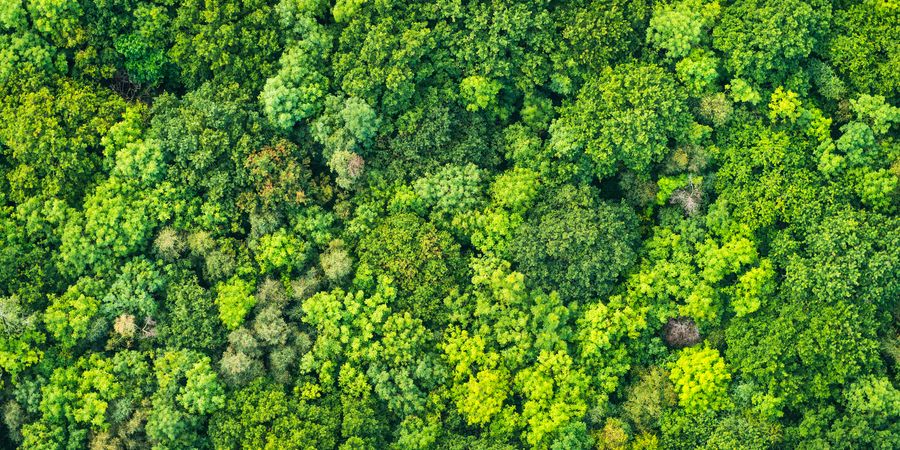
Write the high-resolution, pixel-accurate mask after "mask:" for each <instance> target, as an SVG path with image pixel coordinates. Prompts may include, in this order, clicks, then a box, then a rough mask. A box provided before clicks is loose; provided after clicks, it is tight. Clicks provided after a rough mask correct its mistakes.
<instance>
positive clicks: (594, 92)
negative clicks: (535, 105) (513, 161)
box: [548, 63, 691, 179]
mask: <svg viewBox="0 0 900 450" xmlns="http://www.w3.org/2000/svg"><path fill="white" fill-rule="evenodd" d="M685 100H686V97H685V94H684V92H683V91H682V90H681V89H680V88H679V87H678V86H677V85H676V84H675V82H674V80H672V79H671V78H670V76H669V75H668V74H667V73H666V72H665V71H664V70H663V69H661V68H660V67H657V66H654V65H647V64H637V63H625V64H620V65H618V66H616V67H615V68H606V69H604V70H603V72H602V75H601V76H598V77H595V78H591V79H589V80H587V82H586V83H585V84H584V86H583V87H582V88H581V90H580V91H579V93H578V95H577V96H576V98H575V101H574V102H573V103H571V104H569V105H567V106H566V107H564V108H563V110H562V111H561V113H560V117H559V118H558V119H557V120H556V121H555V122H554V123H553V125H552V126H551V127H550V135H551V137H550V140H549V143H548V145H549V146H550V148H551V150H552V151H553V152H554V153H555V154H557V155H560V156H562V157H563V158H566V159H565V160H564V163H570V161H571V162H572V163H574V162H575V161H577V160H578V159H579V158H581V157H582V156H581V155H582V152H583V153H584V154H585V155H586V156H587V157H589V158H590V161H591V163H592V167H593V169H592V175H594V176H596V177H598V178H601V179H602V178H606V177H608V176H610V175H612V174H614V173H615V172H616V170H617V167H618V166H619V164H622V165H624V166H625V167H627V168H628V169H631V170H634V171H637V172H639V173H642V174H643V173H647V172H648V170H649V169H650V166H651V165H652V164H653V163H656V162H659V161H660V160H661V159H662V157H663V156H665V155H666V154H668V145H669V142H670V140H679V141H683V140H685V137H686V134H687V132H688V129H689V127H690V124H691V117H690V114H689V113H688V110H687V105H686V104H685ZM598 125H599V126H598Z"/></svg>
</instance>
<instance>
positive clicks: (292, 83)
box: [260, 17, 332, 129]
mask: <svg viewBox="0 0 900 450" xmlns="http://www.w3.org/2000/svg"><path fill="white" fill-rule="evenodd" d="M299 24H300V27H302V28H303V29H304V31H306V33H304V35H303V38H302V39H300V40H299V41H296V42H294V43H292V44H289V45H288V47H287V48H286V49H285V51H284V53H283V54H282V55H281V60H280V61H279V64H280V65H281V69H279V70H278V72H277V73H276V74H275V76H273V77H272V78H269V79H268V80H266V84H265V86H264V87H263V91H262V93H260V101H261V102H262V105H263V110H264V111H265V113H266V116H267V117H268V118H269V120H270V121H271V122H272V123H273V124H275V125H276V126H278V127H280V128H285V129H289V128H291V127H293V126H294V125H295V124H296V123H297V122H300V121H302V120H304V119H307V118H310V117H315V116H316V115H317V114H318V113H319V112H320V111H321V109H322V107H323V104H324V99H325V96H326V94H327V93H328V88H329V87H330V86H329V85H330V80H329V78H328V77H327V76H326V73H327V68H326V66H325V62H326V60H327V57H328V54H329V53H330V51H331V46H332V44H331V36H329V34H328V33H327V31H326V30H325V28H324V27H322V26H321V25H319V24H318V23H316V22H315V21H314V19H312V18H310V17H303V18H302V19H301V20H300V21H299Z"/></svg>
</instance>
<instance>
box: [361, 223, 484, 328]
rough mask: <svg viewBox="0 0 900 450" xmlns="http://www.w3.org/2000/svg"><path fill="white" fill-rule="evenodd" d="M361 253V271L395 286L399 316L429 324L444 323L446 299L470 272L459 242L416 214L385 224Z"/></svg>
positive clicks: (364, 243) (363, 244) (370, 236)
mask: <svg viewBox="0 0 900 450" xmlns="http://www.w3.org/2000/svg"><path fill="white" fill-rule="evenodd" d="M357 252H358V254H359V263H360V266H366V267H368V268H369V269H372V270H376V271H377V273H380V274H383V275H387V276H389V277H391V279H392V280H394V282H395V286H396V289H397V291H398V298H397V303H396V308H397V310H399V311H409V312H410V313H412V314H413V316H415V317H418V318H421V319H423V320H427V321H429V322H430V321H433V320H437V322H436V323H440V322H441V319H442V317H443V314H442V313H441V311H442V310H443V300H444V297H446V296H447V294H448V293H449V292H450V289H451V286H453V285H454V284H456V282H458V281H459V280H462V279H463V277H464V276H465V272H466V270H465V259H464V258H463V256H462V255H461V254H460V247H459V244H457V243H456V242H455V241H454V240H453V237H452V236H451V235H450V234H449V233H447V232H446V231H439V230H438V229H437V228H435V226H434V225H432V224H431V223H429V222H426V221H424V220H422V219H420V218H418V217H416V216H414V215H412V214H398V215H392V216H388V217H387V218H385V219H383V220H381V221H379V223H378V224H377V225H376V227H375V228H374V229H373V230H372V231H371V232H370V233H368V234H367V235H366V236H363V238H362V239H361V240H360V243H359V247H358V249H357ZM359 270H360V269H358V270H357V271H359ZM448 280H455V281H450V282H448Z"/></svg>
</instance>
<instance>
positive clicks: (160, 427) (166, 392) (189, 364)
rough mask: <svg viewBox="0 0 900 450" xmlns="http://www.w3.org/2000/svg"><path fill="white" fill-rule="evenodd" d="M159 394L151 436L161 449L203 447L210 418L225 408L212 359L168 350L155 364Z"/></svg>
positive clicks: (154, 404) (155, 399)
mask: <svg viewBox="0 0 900 450" xmlns="http://www.w3.org/2000/svg"><path fill="white" fill-rule="evenodd" d="M153 370H154V373H155V378H156V384H157V386H158V388H157V390H156V392H154V393H153V396H152V397H151V399H150V401H151V405H152V406H151V410H150V412H149V416H148V417H147V424H146V430H147V436H148V437H149V438H150V441H151V443H153V445H154V447H157V448H182V447H195V448H202V447H206V446H208V443H207V442H208V437H207V436H206V435H205V434H206V433H204V430H205V428H206V421H207V419H208V417H209V416H210V415H211V414H213V413H215V412H216V411H218V410H219V409H221V408H222V407H223V406H224V405H225V395H224V391H223V389H222V386H221V385H220V384H219V382H218V380H217V377H216V373H215V372H214V371H213V370H212V367H211V366H210V360H209V357H207V356H205V355H202V354H200V353H196V352H193V351H189V350H178V351H167V352H165V353H162V354H160V355H159V356H157V357H156V358H155V359H154V361H153Z"/></svg>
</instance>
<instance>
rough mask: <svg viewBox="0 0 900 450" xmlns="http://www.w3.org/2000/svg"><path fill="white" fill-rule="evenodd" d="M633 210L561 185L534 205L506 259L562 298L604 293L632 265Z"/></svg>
mask: <svg viewBox="0 0 900 450" xmlns="http://www.w3.org/2000/svg"><path fill="white" fill-rule="evenodd" d="M634 220H635V219H634V215H633V212H631V211H630V210H627V209H626V208H625V207H621V206H613V205H610V204H608V203H605V202H602V201H600V200H599V199H598V198H597V194H596V192H593V191H591V190H590V189H587V188H581V189H578V188H575V187H572V186H564V187H562V188H559V189H558V190H556V191H554V192H552V193H550V194H549V195H548V196H547V197H546V198H545V200H544V201H543V202H541V203H539V204H537V205H536V206H535V207H534V209H533V210H531V211H530V212H529V213H528V215H527V218H526V222H525V224H524V225H523V226H522V227H521V228H520V229H519V231H518V233H517V234H516V237H515V240H514V243H513V244H512V248H513V250H512V260H513V262H515V263H516V264H517V266H518V267H519V269H520V270H521V271H522V272H523V273H525V275H526V276H528V277H529V279H530V280H533V282H534V283H535V284H536V285H537V286H540V287H542V288H543V289H546V290H551V289H556V290H558V291H559V293H560V295H562V296H563V298H566V299H567V300H570V301H572V300H582V301H584V300H591V299H594V298H597V297H598V296H602V295H605V294H607V293H609V291H610V289H611V287H612V284H613V283H614V282H615V281H616V279H617V278H618V277H619V275H621V274H622V273H624V272H625V271H626V270H627V269H628V268H629V267H630V266H631V264H633V262H634V259H635V252H634V250H633V248H632V246H633V245H634V243H635V240H636V236H635V235H634V234H633V230H634V223H635V222H634Z"/></svg>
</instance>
